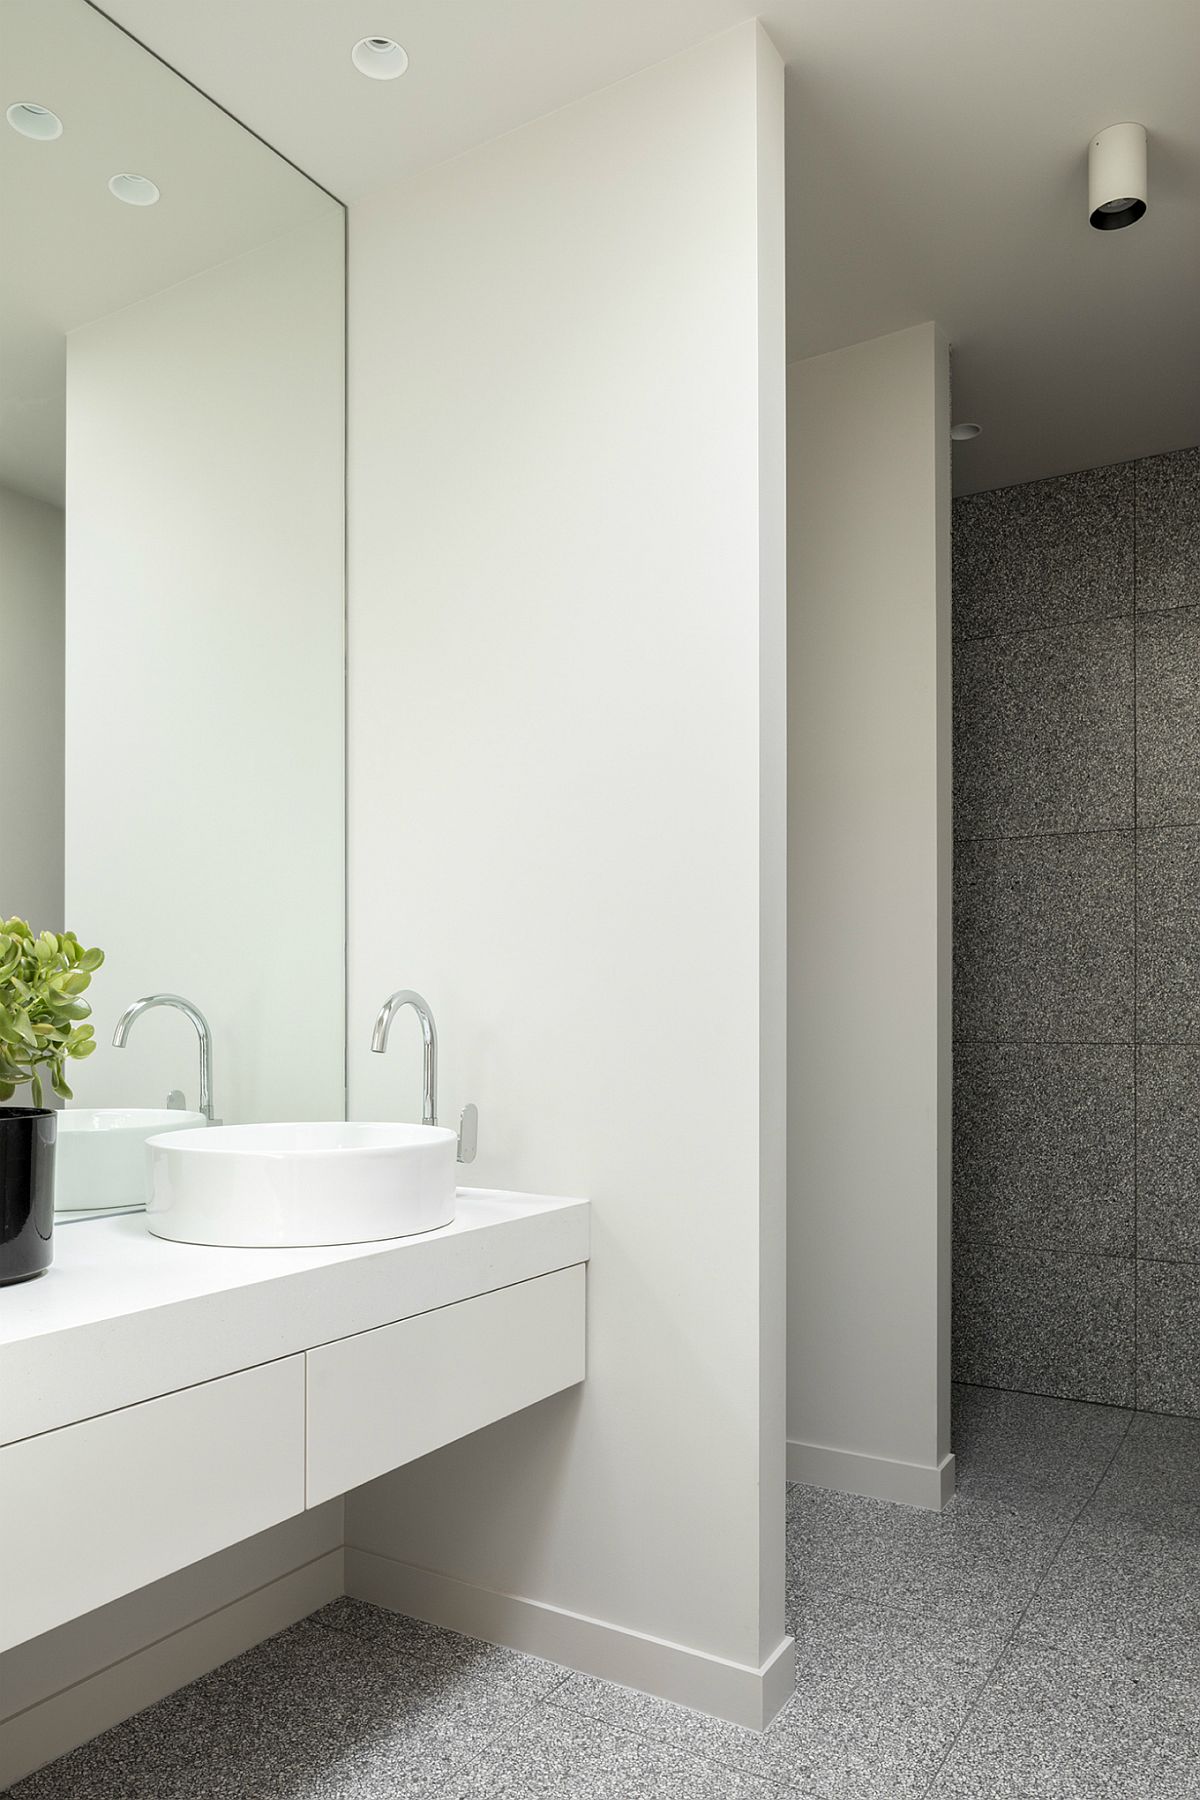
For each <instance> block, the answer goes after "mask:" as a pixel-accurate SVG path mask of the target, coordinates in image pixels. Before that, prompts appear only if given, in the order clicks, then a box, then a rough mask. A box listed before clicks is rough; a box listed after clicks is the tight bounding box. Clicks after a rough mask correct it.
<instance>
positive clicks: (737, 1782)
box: [11, 1388, 1200, 1800]
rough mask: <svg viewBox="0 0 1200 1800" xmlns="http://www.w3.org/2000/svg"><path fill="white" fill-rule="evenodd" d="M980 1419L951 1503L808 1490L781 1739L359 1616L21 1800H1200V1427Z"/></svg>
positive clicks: (1059, 1411) (227, 1674) (147, 1723)
mask: <svg viewBox="0 0 1200 1800" xmlns="http://www.w3.org/2000/svg"><path fill="white" fill-rule="evenodd" d="M955 1410H956V1426H955V1447H956V1450H957V1453H958V1458H959V1491H958V1494H957V1497H956V1498H955V1500H954V1502H953V1504H952V1505H951V1506H950V1507H949V1508H948V1509H947V1510H946V1511H945V1512H944V1513H942V1514H940V1515H939V1514H933V1513H924V1512H920V1511H916V1510H914V1509H910V1508H906V1507H898V1506H889V1505H886V1504H884V1503H883V1502H880V1501H873V1500H865V1499H856V1498H852V1497H848V1496H846V1495H839V1494H831V1493H825V1492H821V1491H819V1490H816V1489H811V1488H800V1487H795V1488H792V1489H791V1490H790V1492H789V1495H788V1571H789V1592H788V1612H789V1622H790V1625H791V1628H792V1629H793V1631H794V1632H795V1636H796V1645H797V1690H796V1694H795V1697H794V1698H793V1700H792V1701H791V1702H790V1704H789V1705H788V1707H787V1708H786V1709H785V1711H784V1712H783V1713H782V1714H781V1716H780V1717H779V1718H778V1719H777V1720H776V1721H775V1723H774V1724H773V1725H772V1726H771V1728H770V1730H768V1731H767V1732H765V1733H762V1734H761V1735H760V1734H756V1733H754V1732H750V1731H743V1730H740V1729H739V1728H738V1727H736V1726H732V1725H726V1724H722V1723H721V1722H719V1721H717V1720H713V1719H708V1718H705V1717H704V1716H702V1715H700V1714H697V1713H692V1712H688V1711H686V1710H684V1709H683V1708H680V1707H677V1706H671V1705H668V1704H667V1703H666V1702H663V1701H658V1700H652V1699H649V1698H647V1697H645V1696H643V1695H640V1694H634V1693H630V1692H628V1691H627V1690H625V1689H623V1688H615V1687H612V1686H610V1685H608V1684H606V1683H604V1682H600V1681H595V1680H592V1679H590V1678H588V1677H585V1676H581V1675H572V1674H569V1673H568V1672H567V1671H566V1670H563V1669H560V1668H556V1667H554V1666H553V1665H551V1664H549V1663H543V1662H539V1661H537V1660H535V1659H534V1658H531V1657H525V1656H518V1655H516V1654H514V1653H512V1652H510V1651H507V1650H501V1649H496V1648H494V1647H492V1646H490V1645H485V1644H479V1643H475V1642H473V1641H471V1640H469V1639H465V1638H461V1637H456V1636H455V1635H454V1634H452V1633H450V1632H443V1631H438V1630H435V1629H434V1628H433V1627H431V1626H428V1625H422V1624H420V1623H418V1622H416V1621H413V1620H410V1619H404V1618H400V1617H398V1616H397V1615H394V1614H391V1613H387V1612H383V1611H381V1610H379V1609H377V1608H374V1607H369V1606H364V1605H361V1604H359V1603H358V1602H355V1601H350V1600H342V1601H336V1602H334V1604H333V1605H331V1606H328V1607H326V1608H324V1609H323V1610H322V1611H321V1612H319V1613H316V1614H314V1615H313V1617H312V1618H310V1619H306V1620H305V1621H304V1622H303V1623H302V1624H300V1625H297V1626H294V1627H293V1628H292V1629H291V1630H290V1631H285V1632H283V1633H282V1634H281V1635H280V1636H278V1637H276V1638H272V1639H271V1640H269V1641H268V1642H267V1643H265V1644H260V1645H259V1646H258V1647H257V1648H256V1649H254V1650H251V1651H250V1652H248V1653H247V1654H246V1655H245V1656H241V1657H239V1658H237V1660H236V1661H234V1662H231V1663H227V1664H225V1666H224V1667H223V1668H220V1669H217V1670H215V1671H214V1672H213V1673H212V1674H211V1675H208V1676H206V1677H204V1678H203V1679H202V1680H200V1681H197V1682H194V1683H192V1685H191V1686H190V1687H187V1688H184V1689H182V1690H181V1691H180V1692H179V1693H177V1694H173V1695H171V1696H170V1697H169V1698H168V1699H166V1700H164V1701H162V1702H161V1703H160V1704H159V1705H157V1706H153V1707H150V1708H149V1709H148V1710H147V1711H146V1712H143V1713H140V1714H139V1715H138V1716H137V1717H136V1718H134V1719H131V1720H129V1721H128V1722H127V1723H126V1724H124V1725H121V1726H118V1727H117V1728H115V1729H114V1730H112V1731H109V1732H106V1733H105V1734H104V1736H102V1737H100V1738H97V1739H96V1740H95V1741H94V1742H93V1743H91V1744H88V1745H86V1746H84V1747H83V1748H82V1749H81V1750H78V1751H75V1752H74V1753H73V1754H72V1755H70V1756H67V1757H64V1758H63V1759H62V1761H61V1762H58V1763H56V1764H54V1765H52V1766H51V1767H49V1768H47V1769H44V1770H42V1771H41V1772H40V1773H39V1774H37V1775H35V1776H32V1777H30V1778H29V1779H28V1780H26V1781H24V1782H22V1783H20V1784H19V1785H18V1786H17V1787H16V1788H14V1789H12V1790H11V1793H12V1800H382V1797H385V1796H415V1795H428V1796H431V1797H435V1800H551V1797H555V1800H557V1797H562V1800H710V1797H711V1800H783V1797H785V1796H791V1797H793V1800H922V1797H923V1796H929V1797H930V1800H1151V1797H1153V1800H1183V1797H1191V1800H1200V1421H1195V1420H1182V1419H1171V1418H1162V1417H1156V1416H1151V1415H1147V1414H1137V1415H1134V1414H1131V1413H1128V1412H1125V1411H1122V1410H1119V1409H1116V1408H1111V1407H1102V1406H1087V1405H1083V1404H1080V1403H1078V1402H1075V1401H1061V1400H1050V1399H1041V1398H1036V1397H1033V1396H1030V1395H1023V1394H1006V1393H1000V1392H996V1391H992V1390H988V1389H982V1388H964V1389H960V1390H959V1391H958V1393H957V1394H956V1401H955Z"/></svg>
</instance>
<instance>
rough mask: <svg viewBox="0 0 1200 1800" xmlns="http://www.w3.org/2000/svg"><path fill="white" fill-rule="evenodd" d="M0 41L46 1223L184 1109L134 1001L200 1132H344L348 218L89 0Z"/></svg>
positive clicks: (19, 823)
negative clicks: (43, 1069) (74, 978)
mask: <svg viewBox="0 0 1200 1800" xmlns="http://www.w3.org/2000/svg"><path fill="white" fill-rule="evenodd" d="M0 32H2V45H0V70H2V74H3V94H2V97H0V105H2V108H3V110H4V112H5V114H6V117H5V119H4V120H2V121H0V239H2V245H3V253H2V255H0V659H2V664H3V694H4V720H3V733H2V739H3V745H4V753H3V782H4V809H3V830H2V834H0V917H3V918H4V919H8V918H9V917H12V916H16V917H19V918H21V919H26V920H28V921H29V922H30V924H31V926H32V928H33V930H34V931H35V932H40V931H43V930H49V931H53V932H59V931H64V930H68V929H69V930H71V931H73V932H74V933H76V934H77V936H78V937H79V938H80V939H81V940H82V941H83V943H84V944H86V945H96V946H98V947H99V948H101V949H102V950H103V951H104V957H105V960H104V963H103V966H102V967H101V968H100V969H99V970H98V971H97V972H96V973H95V974H94V976H93V978H92V984H91V987H90V989H89V990H88V993H87V995H86V1000H87V1002H88V1003H90V1005H91V1007H92V1017H91V1021H90V1022H91V1023H92V1024H93V1025H94V1027H95V1038H96V1049H95V1051H94V1053H93V1054H91V1055H90V1056H89V1057H88V1058H87V1059H86V1060H80V1061H75V1062H71V1063H70V1064H69V1065H68V1076H67V1078H68V1081H69V1084H70V1086H71V1088H72V1090H73V1099H71V1100H69V1101H67V1102H66V1111H67V1113H68V1114H75V1115H76V1117H75V1118H74V1119H65V1120H64V1121H63V1123H62V1124H61V1125H60V1132H59V1174H58V1199H57V1203H58V1206H59V1207H60V1209H63V1210H64V1211H65V1212H67V1213H69V1214H70V1215H71V1216H73V1217H74V1216H79V1215H80V1214H85V1213H86V1212H87V1211H88V1210H89V1209H98V1208H100V1207H106V1208H107V1207H111V1206H112V1205H114V1204H130V1205H132V1204H135V1203H136V1202H138V1201H139V1200H140V1198H141V1194H140V1190H138V1189H137V1188H136V1187H135V1189H134V1191H132V1192H126V1191H125V1190H126V1188H128V1185H129V1181H128V1177H127V1176H125V1175H122V1174H121V1173H120V1172H119V1171H120V1168H121V1167H125V1168H128V1167H129V1166H132V1167H133V1168H134V1169H135V1170H137V1169H140V1167H141V1164H142V1161H144V1153H143V1154H142V1155H140V1156H139V1157H138V1158H136V1159H135V1160H134V1162H133V1164H132V1165H129V1164H128V1163H125V1164H122V1163H121V1159H120V1157H119V1156H117V1155H116V1151H115V1146H116V1145H117V1143H118V1140H117V1139H116V1138H115V1137H113V1136H111V1133H112V1131H113V1130H115V1129H116V1126H115V1124H114V1120H115V1119H116V1116H117V1115H118V1114H119V1113H121V1112H125V1113H147V1114H149V1113H153V1112H155V1111H157V1110H159V1109H162V1110H165V1111H170V1112H184V1113H188V1112H190V1113H193V1114H194V1113H195V1112H197V1111H198V1110H199V1104H200V1097H201V1096H200V1066H201V1056H200V1048H201V1035H202V1034H201V1032H200V1030H199V1028H198V1023H197V1021H196V1019H194V1018H193V1017H192V1016H191V1015H190V1014H189V1013H187V1012H185V1011H183V1010H181V1009H179V1008H178V1007H176V1006H173V1005H160V1006H156V1007H152V1008H149V1009H147V1010H145V1011H144V1012H142V1013H141V1014H139V1015H138V1016H137V1017H135V1018H134V1019H133V1021H132V1023H131V1025H130V1027H129V1029H128V1033H127V1036H126V1040H125V1043H124V1046H123V1047H118V1046H116V1045H114V1043H113V1034H114V1031H115V1029H116V1027H117V1025H118V1022H119V1021H120V1019H121V1017H122V1015H123V1014H124V1013H125V1011H126V1009H127V1008H128V1007H130V1006H131V1004H132V1003H134V1002H136V1001H138V1000H140V999H144V998H146V997H149V996H153V995H161V994H169V995H178V996H182V997H183V998H184V999H185V1000H186V1001H188V1002H189V1003H190V1004H191V1006H192V1007H193V1008H194V1009H196V1011H197V1012H198V1013H199V1014H201V1015H203V1019H204V1021H206V1022H207V1025H208V1027H209V1031H210V1034H211V1050H212V1089H211V1112H212V1113H213V1115H214V1116H216V1117H218V1118H220V1119H222V1120H224V1121H225V1122H237V1121H245V1120H260V1119H271V1118H287V1119H305V1118H340V1117H342V1116H343V1112H344V980H343V974H344V936H345V931H344V892H345V880H344V754H343V745H344V720H343V707H344V679H343V671H344V618H345V609H344V592H343V589H344V549H343V546H344V492H345V482H344V466H343V465H344V436H345V434H344V429H343V410H344V341H345V333H344V308H345V291H344V290H345V255H344V240H345V232H344V215H343V210H342V208H341V206H340V205H339V204H338V203H337V202H336V201H335V200H333V199H332V198H331V197H330V196H329V195H328V194H326V193H325V192H324V191H323V190H322V189H320V188H319V187H317V186H316V185H314V184H313V183H312V182H310V181H309V180H307V179H306V178H305V176H304V175H303V174H301V173H300V172H299V171H298V170H296V169H295V168H293V167H292V166H291V165H290V164H289V163H287V162H286V161H285V160H284V159H283V158H281V157H279V156H277V155H276V154H275V153H274V152H273V151H272V150H271V149H270V148H269V147H268V146H267V145H265V144H264V143H262V142H261V141H260V140H259V139H258V138H256V137H255V136H254V135H253V134H252V133H251V132H249V131H247V130H245V129H243V127H241V126H240V125H239V124H238V123H237V122H236V121H235V120H234V119H232V118H230V117H229V115H228V114H226V113H225V112H223V111H222V110H221V109H220V108H219V107H218V106H216V105H214V104H213V103H212V102H211V101H210V100H208V99H207V98H206V97H205V96H204V95H202V94H201V93H199V92H197V90H196V89H195V88H193V87H192V86H191V85H190V84H189V83H188V82H186V81H184V80H183V79H182V78H181V77H180V76H178V75H177V74H175V73H174V72H173V71H172V70H171V69H169V68H168V67H166V66H165V65H164V64H163V63H161V62H159V61H158V60H157V59H156V58H155V57H154V56H152V55H151V54H150V53H149V52H148V51H147V50H145V49H144V48H143V47H142V46H141V45H139V44H138V43H137V42H136V41H135V40H134V39H132V38H130V37H129V36H127V35H126V34H125V33H124V32H122V31H121V30H120V29H119V28H118V27H117V26H116V25H114V24H113V23H112V22H111V21H110V20H109V19H107V18H106V17H105V16H104V15H103V14H102V13H101V12H99V11H98V10H96V9H95V8H93V7H92V6H91V5H89V4H88V3H87V0H0ZM28 1100H29V1090H28V1089H27V1088H24V1089H18V1090H17V1092H16V1094H15V1095H14V1096H13V1097H12V1101H11V1103H12V1104H17V1103H22V1102H24V1103H28ZM135 1123H136V1121H135ZM101 1139H103V1142H101ZM114 1170H115V1171H117V1172H116V1173H113V1171H114ZM114 1183H115V1184H116V1185H115V1186H114ZM122 1184H124V1185H122Z"/></svg>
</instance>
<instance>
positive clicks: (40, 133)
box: [5, 100, 62, 139]
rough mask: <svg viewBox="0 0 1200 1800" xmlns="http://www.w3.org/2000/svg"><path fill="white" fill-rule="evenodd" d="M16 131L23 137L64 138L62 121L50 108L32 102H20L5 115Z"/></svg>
mask: <svg viewBox="0 0 1200 1800" xmlns="http://www.w3.org/2000/svg"><path fill="white" fill-rule="evenodd" d="M5 117H6V118H7V120H8V122H9V124H10V125H11V126H12V128H13V130H14V131H19V132H20V134H21V136H22V137H28V138H42V139H46V138H56V137H61V136H62V120H61V119H60V118H59V116H58V114H57V113H52V112H51V111H50V108H49V107H48V106H35V105H34V103H33V101H32V100H18V101H17V103H16V105H15V106H10V107H9V109H8V111H7V113H6V114H5Z"/></svg>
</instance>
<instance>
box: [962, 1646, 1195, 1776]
mask: <svg viewBox="0 0 1200 1800" xmlns="http://www.w3.org/2000/svg"><path fill="white" fill-rule="evenodd" d="M1197 1796H1200V1678H1197V1677H1196V1676H1195V1675H1192V1674H1190V1673H1188V1672H1185V1671H1180V1670H1179V1669H1178V1668H1176V1667H1174V1666H1173V1665H1172V1664H1171V1663H1170V1662H1169V1661H1165V1660H1163V1659H1159V1658H1155V1659H1152V1660H1148V1661H1141V1662H1134V1661H1128V1662H1121V1661H1119V1660H1118V1659H1116V1658H1110V1659H1108V1660H1107V1661H1105V1662H1103V1663H1100V1662H1096V1661H1093V1660H1091V1659H1084V1658H1080V1657H1078V1656H1075V1655H1072V1654H1071V1653H1070V1652H1068V1651H1065V1650H1061V1649H1058V1648H1056V1647H1054V1646H1052V1645H1044V1644H1034V1643H1028V1642H1022V1643H1019V1644H1016V1645H1014V1646H1013V1648H1012V1649H1011V1650H1010V1651H1008V1652H1007V1653H1006V1655H1005V1657H1004V1660H1003V1662H1002V1663H1001V1665H1000V1668H999V1669H998V1671H997V1672H996V1674H995V1676H993V1678H992V1680H991V1681H990V1682H989V1684H988V1686H987V1687H986V1688H985V1689H984V1692H983V1696H982V1698H981V1700H980V1701H979V1703H978V1705H977V1706H976V1707H975V1709H974V1711H973V1712H972V1714H971V1717H970V1719H969V1721H968V1723H967V1726H966V1728H965V1730H964V1731H963V1733H962V1735H961V1737H960V1738H959V1740H958V1742H957V1744H956V1745H955V1747H954V1749H953V1751H952V1752H951V1754H950V1756H949V1758H948V1760H947V1762H946V1765H945V1767H944V1769H943V1770H942V1773H941V1774H940V1775H939V1777H938V1779H937V1780H936V1781H935V1782H934V1784H933V1786H932V1788H931V1789H930V1800H1197Z"/></svg>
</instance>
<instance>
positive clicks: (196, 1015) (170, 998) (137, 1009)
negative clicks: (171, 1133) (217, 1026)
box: [113, 994, 213, 1125]
mask: <svg viewBox="0 0 1200 1800" xmlns="http://www.w3.org/2000/svg"><path fill="white" fill-rule="evenodd" d="M152 1006H174V1007H176V1008H177V1009H178V1010H179V1011H180V1012H181V1013H183V1014H184V1015H185V1017H186V1018H189V1019H190V1020H191V1021H192V1024H193V1025H194V1026H195V1027H196V1036H197V1037H198V1038H199V1039H200V1111H201V1112H202V1113H203V1114H204V1117H205V1118H206V1119H207V1120H208V1122H209V1124H210V1125H211V1124H212V1120H213V1101H212V1032H211V1031H210V1030H209V1027H208V1020H207V1019H206V1018H205V1016H204V1014H203V1013H202V1012H201V1011H200V1009H199V1008H198V1007H195V1006H193V1005H192V1003H191V1001H190V1000H185V999H183V997H182V995H180V994H147V996H146V998H145V999H144V1000H135V1001H134V1003H133V1005H132V1006H127V1007H126V1008H125V1011H124V1012H123V1013H122V1014H121V1016H120V1018H119V1019H118V1020H117V1029H116V1030H115V1031H114V1032H113V1043H114V1044H115V1045H116V1047H117V1049H118V1050H123V1049H124V1048H125V1045H126V1043H127V1042H128V1040H129V1027H130V1026H131V1025H132V1024H133V1021H134V1020H135V1019H140V1018H141V1016H142V1014H143V1013H144V1012H149V1011H150V1009H151V1007H152Z"/></svg>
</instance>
